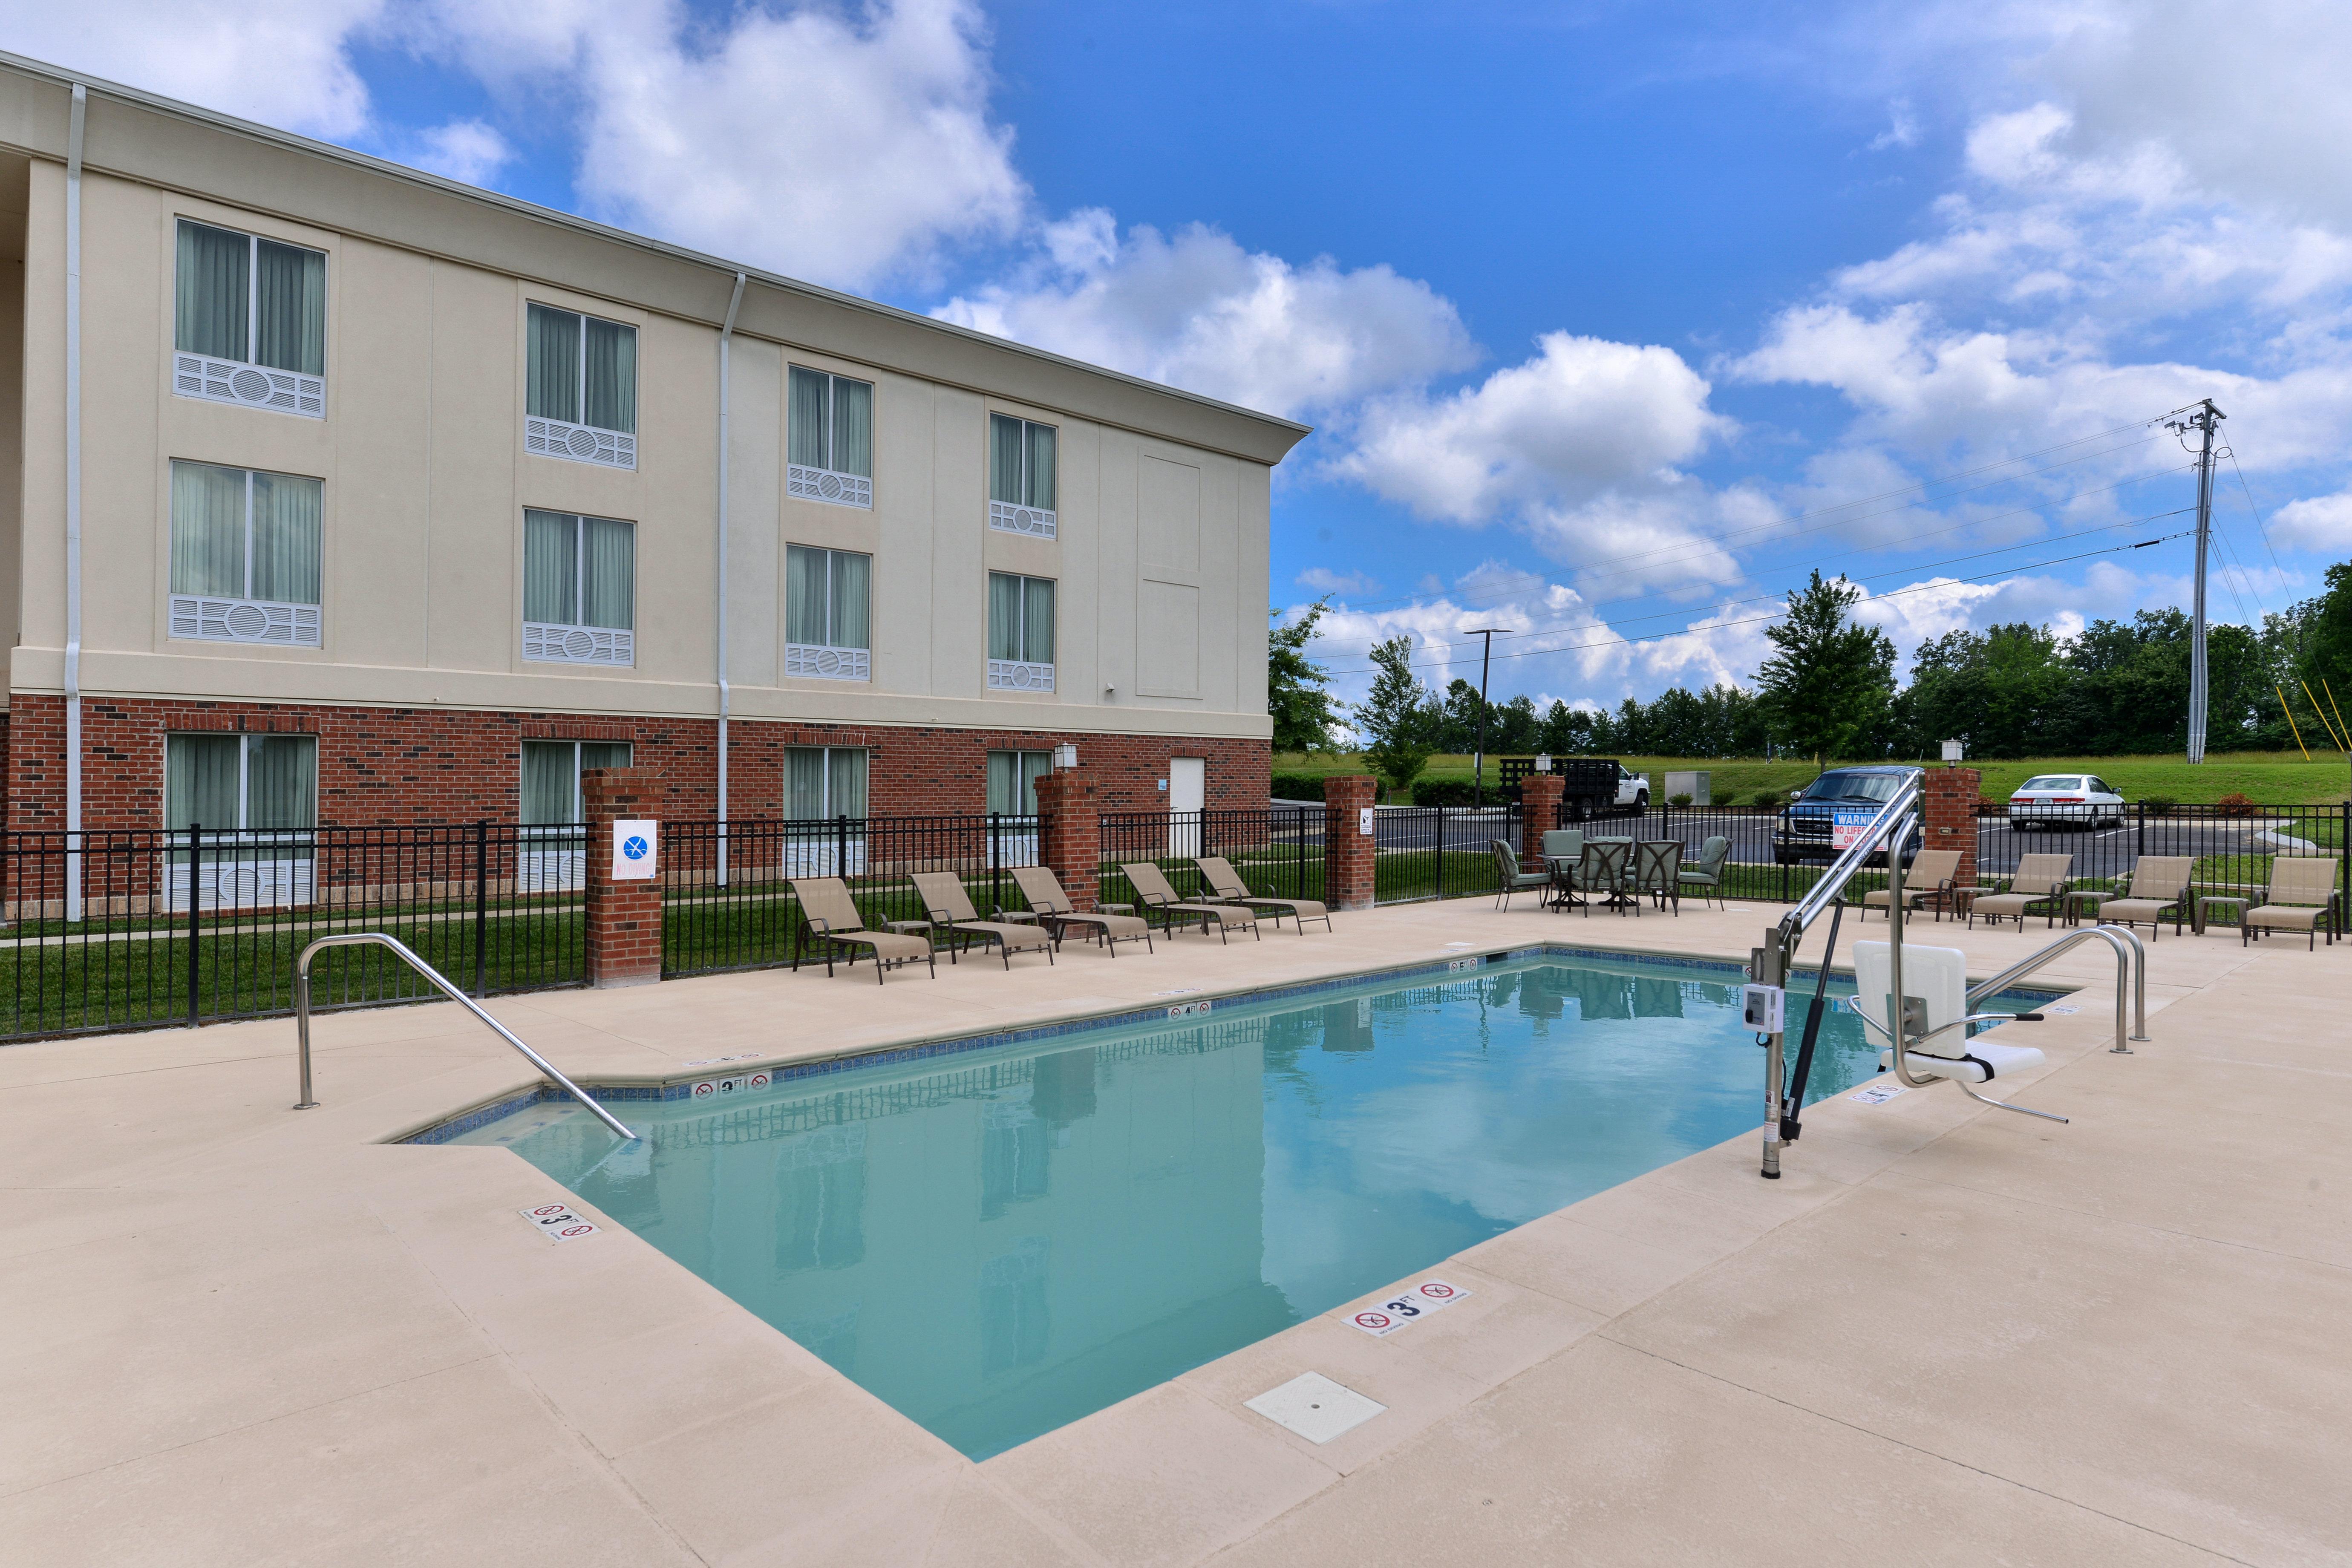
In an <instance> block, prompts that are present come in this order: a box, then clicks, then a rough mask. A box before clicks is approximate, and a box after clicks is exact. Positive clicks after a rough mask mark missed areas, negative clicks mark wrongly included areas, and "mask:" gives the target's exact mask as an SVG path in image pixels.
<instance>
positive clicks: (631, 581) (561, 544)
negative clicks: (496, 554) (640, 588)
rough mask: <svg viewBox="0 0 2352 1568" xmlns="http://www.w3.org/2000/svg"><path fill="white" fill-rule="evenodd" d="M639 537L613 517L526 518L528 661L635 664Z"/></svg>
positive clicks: (542, 514)
mask: <svg viewBox="0 0 2352 1568" xmlns="http://www.w3.org/2000/svg"><path fill="white" fill-rule="evenodd" d="M636 602H637V531H636V527H635V524H633V523H626V522H615V521H614V520H613V519H611V518H609V517H573V516H572V515H571V514H570V513H568V512H560V511H526V512H524V513H523V514H522V656H523V658H531V659H546V660H551V661H553V662H555V663H558V664H632V663H635V660H636V633H635V630H634V629H633V628H634V627H635V622H636Z"/></svg>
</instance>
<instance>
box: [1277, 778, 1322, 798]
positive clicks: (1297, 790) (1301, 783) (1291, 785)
mask: <svg viewBox="0 0 2352 1568" xmlns="http://www.w3.org/2000/svg"><path fill="white" fill-rule="evenodd" d="M1274 798H1275V799H1276V800H1321V799H1322V798H1323V775H1322V774H1320V773H1276V774H1275V775H1274Z"/></svg>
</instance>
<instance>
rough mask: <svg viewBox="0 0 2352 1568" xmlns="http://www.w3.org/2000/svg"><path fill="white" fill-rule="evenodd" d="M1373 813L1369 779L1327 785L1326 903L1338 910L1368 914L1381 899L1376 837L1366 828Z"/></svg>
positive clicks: (1333, 781) (1358, 775)
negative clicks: (1375, 854)
mask: <svg viewBox="0 0 2352 1568" xmlns="http://www.w3.org/2000/svg"><path fill="white" fill-rule="evenodd" d="M1371 809H1372V781H1371V780H1370V778H1369V777H1367V776H1366V775H1364V774H1362V773H1352V774H1348V775H1344V776H1339V777H1333V778H1327V779H1325V780H1324V781H1323V901H1324V902H1325V903H1326V904H1328V905H1329V906H1330V907H1331V908H1333V909H1335V910H1368V909H1370V908H1371V907H1372V903H1373V900H1374V899H1375V898H1376V897H1377V896H1378V888H1377V885H1376V879H1375V875H1374V870H1373V868H1374V865H1375V863H1376V859H1375V857H1374V855H1373V853H1372V851H1373V849H1374V847H1375V843H1374V837H1373V834H1372V831H1371V830H1370V828H1368V827H1366V826H1362V824H1363V822H1364V819H1365V816H1366V815H1367V814H1368V813H1370V811H1371Z"/></svg>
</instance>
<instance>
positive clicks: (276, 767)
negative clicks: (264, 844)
mask: <svg viewBox="0 0 2352 1568" xmlns="http://www.w3.org/2000/svg"><path fill="white" fill-rule="evenodd" d="M318 811H319V742H318V741H317V740H316V739H315V738H313V737H311V736H309V735H247V736H246V737H245V826H247V827H249V828H254V829H257V830H267V831H277V832H285V831H288V830H289V829H301V830H304V831H307V830H309V829H310V828H312V827H315V826H318Z"/></svg>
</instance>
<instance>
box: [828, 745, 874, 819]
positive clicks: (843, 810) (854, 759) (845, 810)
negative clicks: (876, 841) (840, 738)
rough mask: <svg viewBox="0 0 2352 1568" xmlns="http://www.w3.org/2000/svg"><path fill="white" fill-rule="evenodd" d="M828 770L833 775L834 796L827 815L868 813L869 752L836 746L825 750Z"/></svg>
mask: <svg viewBox="0 0 2352 1568" xmlns="http://www.w3.org/2000/svg"><path fill="white" fill-rule="evenodd" d="M825 762H826V764H827V771H828V772H829V773H831V774H832V775H833V777H832V785H833V790H832V797H831V798H830V799H828V800H827V801H826V802H825V815H826V816H865V815H866V753H865V752H863V751H862V750H857V749H854V748H851V747H846V746H836V747H835V748H834V749H833V750H831V751H829V752H825Z"/></svg>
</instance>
